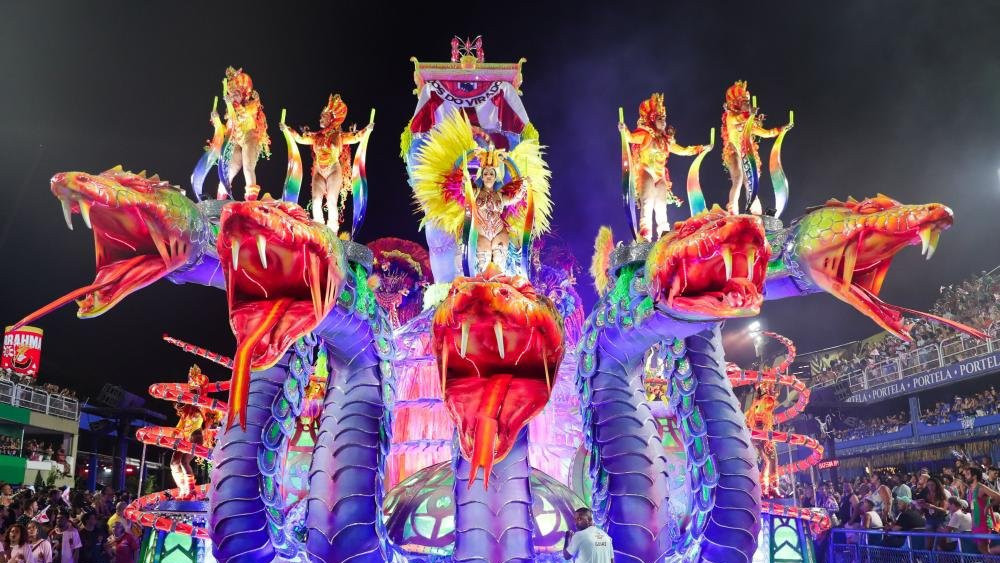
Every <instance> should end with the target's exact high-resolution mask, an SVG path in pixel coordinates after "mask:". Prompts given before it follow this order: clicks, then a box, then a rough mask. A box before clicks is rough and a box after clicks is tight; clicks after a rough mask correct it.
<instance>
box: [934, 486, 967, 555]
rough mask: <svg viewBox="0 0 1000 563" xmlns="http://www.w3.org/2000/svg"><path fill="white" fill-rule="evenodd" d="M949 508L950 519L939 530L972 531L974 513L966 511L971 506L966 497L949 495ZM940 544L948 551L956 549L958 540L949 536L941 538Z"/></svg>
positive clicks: (949, 531)
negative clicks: (948, 537)
mask: <svg viewBox="0 0 1000 563" xmlns="http://www.w3.org/2000/svg"><path fill="white" fill-rule="evenodd" d="M946 506H947V508H948V520H946V521H945V525H944V526H941V529H940V530H938V531H939V532H946V533H955V532H970V531H972V515H971V514H969V513H968V512H965V510H966V509H968V508H969V503H968V502H966V501H965V499H960V498H958V497H948V502H947V503H946ZM938 541H939V542H940V545H941V546H942V547H943V548H944V549H945V550H948V551H951V550H953V549H955V548H956V547H957V546H956V544H957V542H955V541H952V540H950V539H947V538H939V539H938Z"/></svg>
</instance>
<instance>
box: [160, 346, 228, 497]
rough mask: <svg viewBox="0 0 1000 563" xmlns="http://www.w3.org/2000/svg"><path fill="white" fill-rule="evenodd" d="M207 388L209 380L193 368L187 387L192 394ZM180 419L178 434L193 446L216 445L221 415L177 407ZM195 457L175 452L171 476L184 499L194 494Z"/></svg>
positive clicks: (191, 406)
mask: <svg viewBox="0 0 1000 563" xmlns="http://www.w3.org/2000/svg"><path fill="white" fill-rule="evenodd" d="M207 384H208V376H206V375H205V374H204V373H202V371H201V368H199V367H198V366H197V365H195V366H191V369H189V370H188V385H190V386H191V388H192V392H195V393H197V390H199V389H201V388H202V387H204V386H205V385H207ZM174 410H176V411H177V416H179V417H180V419H179V420H178V421H177V425H176V428H177V431H178V434H180V437H181V438H183V439H185V440H187V441H189V442H192V443H194V444H201V445H204V446H205V447H207V448H212V447H213V446H214V445H215V435H216V432H217V430H216V428H215V427H216V426H218V425H219V424H220V423H221V422H222V414H221V413H218V412H216V411H213V410H211V409H205V408H202V407H198V406H196V405H187V404H183V403H177V404H175V405H174ZM194 459H195V456H194V455H192V454H190V453H185V452H182V451H175V452H174V453H173V455H172V456H171V457H170V475H171V476H172V477H173V478H174V483H176V484H177V488H178V489H179V491H180V495H179V496H180V497H181V498H189V497H191V495H192V493H193V492H194V487H195V485H196V484H197V483H196V482H195V477H194V470H193V469H192V468H191V462H192V461H193V460H194Z"/></svg>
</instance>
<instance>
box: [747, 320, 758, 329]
mask: <svg viewBox="0 0 1000 563" xmlns="http://www.w3.org/2000/svg"><path fill="white" fill-rule="evenodd" d="M747 330H749V331H750V332H760V321H754V322H752V323H750V326H748V327H747Z"/></svg>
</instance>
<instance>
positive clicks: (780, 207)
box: [768, 111, 795, 217]
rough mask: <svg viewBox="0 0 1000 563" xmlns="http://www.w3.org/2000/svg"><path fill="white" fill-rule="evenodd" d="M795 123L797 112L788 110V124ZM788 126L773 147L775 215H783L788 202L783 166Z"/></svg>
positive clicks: (770, 165) (772, 169)
mask: <svg viewBox="0 0 1000 563" xmlns="http://www.w3.org/2000/svg"><path fill="white" fill-rule="evenodd" d="M794 123H795V112H794V111H789V112H788V124H789V125H793V124H794ZM785 133H788V128H787V127H786V128H785V129H783V130H782V131H781V133H779V134H778V138H777V139H775V140H774V146H772V147H771V159H770V162H769V163H768V169H769V170H770V171H771V185H772V186H774V216H775V217H781V212H782V211H784V210H785V205H786V204H787V203H788V178H786V177H785V169H784V168H782V167H781V143H782V141H784V140H785Z"/></svg>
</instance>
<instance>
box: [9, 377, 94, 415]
mask: <svg viewBox="0 0 1000 563" xmlns="http://www.w3.org/2000/svg"><path fill="white" fill-rule="evenodd" d="M0 403H4V404H8V405H13V406H15V407H23V408H26V409H28V410H32V411H35V412H40V413H45V414H50V415H52V416H57V417H59V418H66V419H69V420H79V418H80V401H78V400H76V399H73V398H70V397H66V396H63V395H53V394H51V393H49V392H47V391H42V390H41V389H39V388H37V387H32V386H30V385H20V384H16V383H13V382H11V381H7V380H3V379H0Z"/></svg>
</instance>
